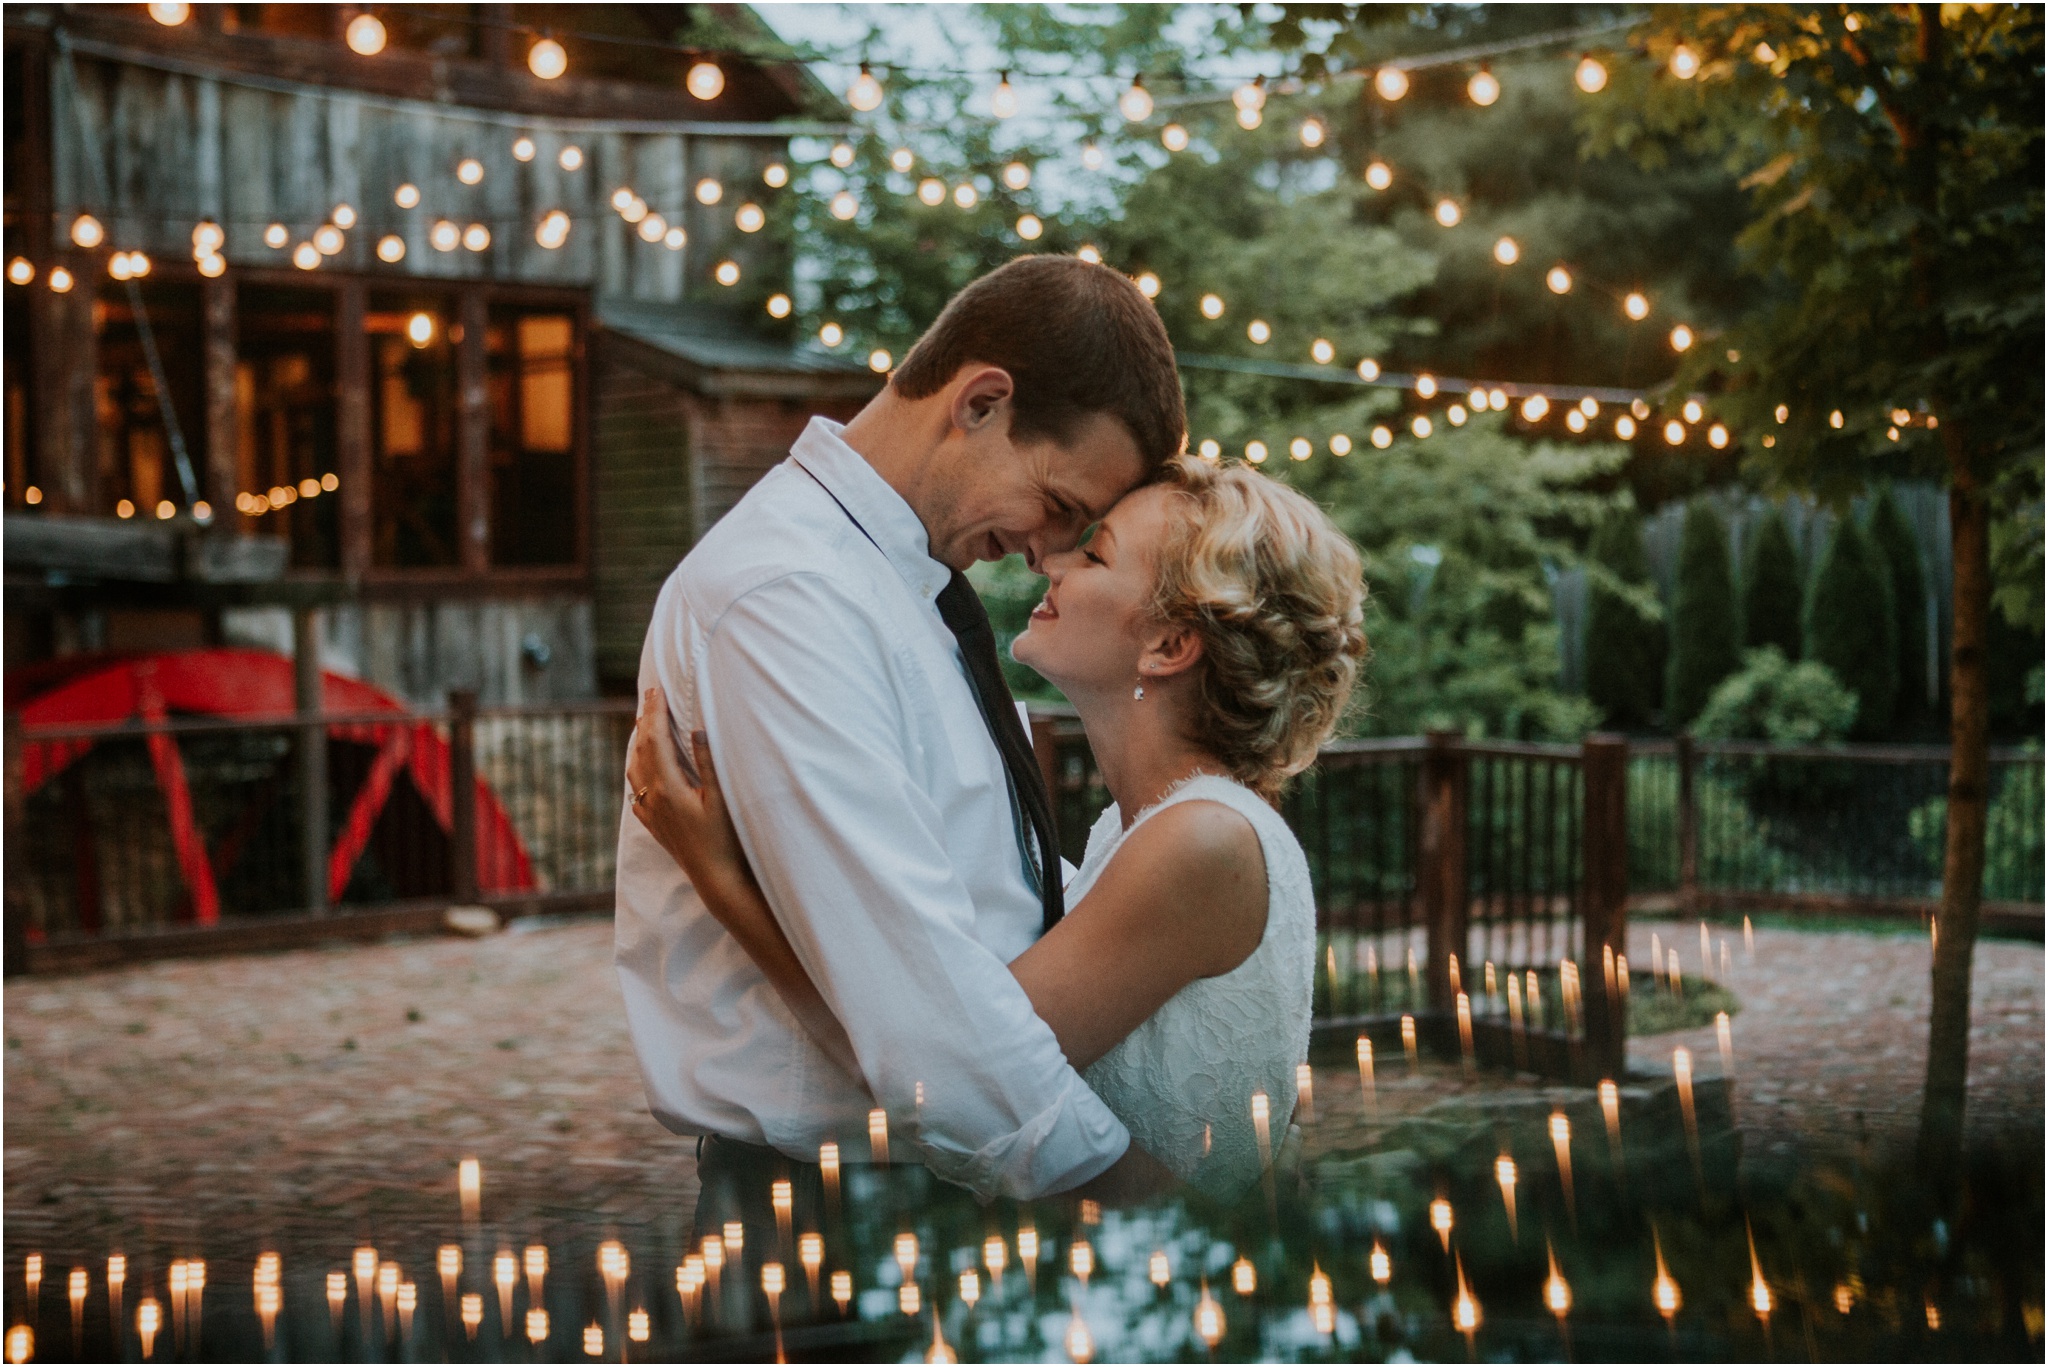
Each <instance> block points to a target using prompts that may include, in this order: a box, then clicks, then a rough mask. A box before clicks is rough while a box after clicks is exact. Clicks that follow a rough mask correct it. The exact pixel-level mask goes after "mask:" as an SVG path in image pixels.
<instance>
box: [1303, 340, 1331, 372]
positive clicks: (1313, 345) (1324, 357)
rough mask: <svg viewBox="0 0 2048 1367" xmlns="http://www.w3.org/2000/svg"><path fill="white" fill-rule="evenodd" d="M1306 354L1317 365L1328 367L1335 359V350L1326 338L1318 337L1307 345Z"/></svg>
mask: <svg viewBox="0 0 2048 1367" xmlns="http://www.w3.org/2000/svg"><path fill="white" fill-rule="evenodd" d="M1308 354H1309V358H1310V359H1311V360H1313V361H1314V362H1315V363H1316V364H1317V365H1328V364H1329V363H1330V362H1332V361H1334V360H1336V359H1337V348H1336V347H1335V346H1334V345H1332V344H1331V343H1330V341H1329V339H1328V338H1326V337H1318V338H1316V339H1315V340H1314V341H1313V342H1310V343H1309V344H1308Z"/></svg>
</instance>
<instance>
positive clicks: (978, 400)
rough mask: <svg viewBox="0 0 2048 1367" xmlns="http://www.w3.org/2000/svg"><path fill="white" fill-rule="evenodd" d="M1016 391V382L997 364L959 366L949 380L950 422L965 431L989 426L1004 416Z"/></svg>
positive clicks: (983, 428)
mask: <svg viewBox="0 0 2048 1367" xmlns="http://www.w3.org/2000/svg"><path fill="white" fill-rule="evenodd" d="M1016 393H1017V382H1016V381H1015V380H1014V379H1012V378H1011V377H1010V372H1009V371H1007V370H1005V369H1003V368H1002V367H1001V366H999V365H979V364H976V365H967V366H962V367H961V369H960V373H959V374H958V375H957V376H955V377H954V381H953V403H952V413H951V417H952V420H953V426H954V427H955V428H957V429H959V430H960V431H961V432H964V433H967V434H969V435H974V434H977V433H981V432H985V431H987V430H989V429H990V428H991V427H993V426H995V425H996V424H998V423H1001V422H1002V421H1004V420H1005V419H1006V418H1007V417H1008V414H1009V407H1010V400H1011V399H1012V398H1013V397H1014V396H1015V395H1016Z"/></svg>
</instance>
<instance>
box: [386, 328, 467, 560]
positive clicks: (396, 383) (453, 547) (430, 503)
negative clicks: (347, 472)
mask: <svg viewBox="0 0 2048 1367" xmlns="http://www.w3.org/2000/svg"><path fill="white" fill-rule="evenodd" d="M454 318H455V310H454V300H453V299H451V298H449V297H447V296H445V295H439V294H424V293H422V294H398V293H373V294H371V295H370V299H369V309H368V311H367V313H366V314H365V317H364V327H365V331H367V332H368V334H369V341H370V458H371V491H370V510H371V511H370V515H371V550H370V559H371V563H373V564H375V565H377V566H378V567H380V568H437V567H449V568H452V567H454V566H457V565H459V564H461V561H462V551H461V543H460V542H459V540H458V539H457V535H456V529H457V517H456V512H457V506H458V504H457V482H458V481H457V478H456V423H457V412H456V407H457V404H456V356H455V352H456V344H457V342H459V341H460V340H461V339H460V337H459V336H456V335H451V334H452V333H453V332H454V330H455V328H456V326H458V325H456V324H455V323H454Z"/></svg>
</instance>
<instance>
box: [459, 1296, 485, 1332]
mask: <svg viewBox="0 0 2048 1367" xmlns="http://www.w3.org/2000/svg"><path fill="white" fill-rule="evenodd" d="M483 1322H484V1298H483V1297H482V1296H480V1295H478V1294H477V1293H476V1292H474V1291H469V1292H465V1293H464V1294H463V1297H462V1333H463V1337H465V1338H467V1339H468V1340H469V1341H470V1342H472V1343H474V1342H476V1331H477V1330H478V1329H479V1328H480V1327H482V1325H483Z"/></svg>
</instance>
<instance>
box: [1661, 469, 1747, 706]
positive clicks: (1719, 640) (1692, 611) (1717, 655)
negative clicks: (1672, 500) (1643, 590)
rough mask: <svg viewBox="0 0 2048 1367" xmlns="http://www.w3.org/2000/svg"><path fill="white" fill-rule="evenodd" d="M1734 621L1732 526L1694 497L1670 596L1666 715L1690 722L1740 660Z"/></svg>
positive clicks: (1738, 640)
mask: <svg viewBox="0 0 2048 1367" xmlns="http://www.w3.org/2000/svg"><path fill="white" fill-rule="evenodd" d="M1740 656H1741V637H1740V636H1739V635H1738V633H1737V630H1736V621H1735V578H1734V574H1733V571H1732V570H1731V568H1730V566H1729V563H1728V527H1727V524H1726V523H1724V522H1722V520H1721V515H1720V514H1719V513H1718V512H1716V511H1715V510H1714V505H1713V504H1711V503H1709V502H1707V501H1706V500H1705V499H1695V500H1694V501H1693V503H1692V505H1691V506H1690V507H1688V508H1687V509H1686V510H1685V526H1684V529H1683V530H1682V531H1681V533H1680V534H1679V540H1678V585H1677V588H1676V590H1675V591H1674V592H1673V594H1672V596H1671V664H1670V677H1669V680H1668V682H1667V691H1666V693H1665V716H1666V718H1667V720H1668V721H1669V723H1670V725H1671V726H1672V727H1673V728H1674V729H1676V728H1681V727H1684V726H1686V725H1689V724H1690V723H1691V721H1692V719H1693V718H1694V717H1696V716H1698V715H1699V713H1700V709H1701V708H1703V707H1705V706H1706V705H1707V699H1708V698H1710V697H1712V696H1713V694H1714V688H1715V686H1716V685H1717V684H1719V683H1720V682H1721V680H1723V679H1725V678H1727V677H1728V676H1729V675H1730V674H1733V673H1734V672H1735V671H1736V669H1737V668H1738V667H1739V666H1740V664H1741V658H1740Z"/></svg>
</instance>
